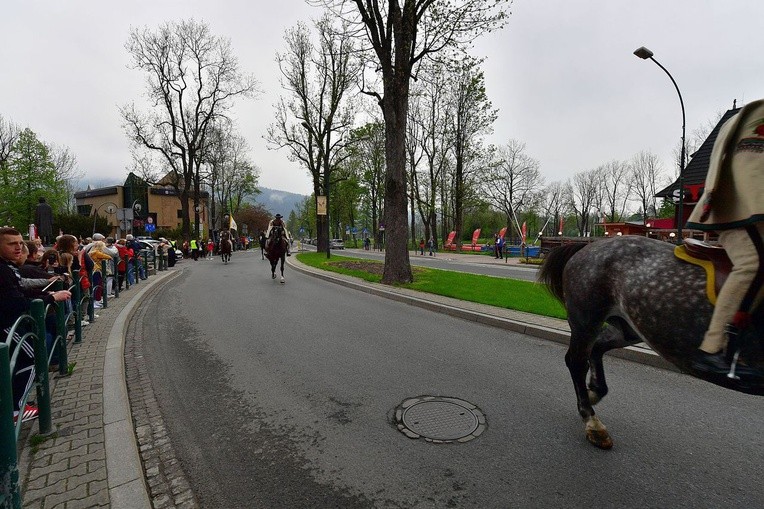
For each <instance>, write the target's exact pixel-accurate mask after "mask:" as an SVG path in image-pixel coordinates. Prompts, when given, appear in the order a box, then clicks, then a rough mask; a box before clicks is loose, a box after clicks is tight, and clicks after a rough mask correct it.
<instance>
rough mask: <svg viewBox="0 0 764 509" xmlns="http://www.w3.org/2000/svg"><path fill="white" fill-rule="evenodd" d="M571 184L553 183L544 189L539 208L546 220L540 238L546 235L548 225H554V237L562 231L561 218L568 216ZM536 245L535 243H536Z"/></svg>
mask: <svg viewBox="0 0 764 509" xmlns="http://www.w3.org/2000/svg"><path fill="white" fill-rule="evenodd" d="M569 187H570V186H569V184H565V183H562V182H552V183H550V184H549V185H548V186H546V188H545V189H544V192H543V193H542V195H541V198H540V202H539V207H540V209H541V211H542V216H543V217H544V218H545V223H544V226H542V227H541V229H540V230H539V233H538V235H539V237H540V236H541V235H543V234H544V231H545V230H546V227H547V225H548V224H549V223H550V222H551V223H552V230H553V232H554V233H553V234H552V235H553V236H554V235H555V234H556V233H557V232H558V231H561V229H560V228H559V224H560V218H561V217H563V216H565V215H566V214H567V207H568V200H566V196H568V195H569V194H570V192H571V191H570V190H569ZM534 243H535V242H534Z"/></svg>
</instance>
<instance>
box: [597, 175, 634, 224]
mask: <svg viewBox="0 0 764 509" xmlns="http://www.w3.org/2000/svg"><path fill="white" fill-rule="evenodd" d="M600 171H601V173H602V178H603V180H602V198H603V199H602V206H601V207H600V209H601V211H602V212H604V214H605V216H606V219H607V220H608V221H610V222H615V221H620V220H621V218H622V217H623V214H624V213H625V211H626V203H627V202H628V199H629V191H630V189H631V185H630V179H629V165H628V164H626V163H624V162H622V161H616V160H613V161H610V162H608V163H606V164H605V165H604V166H602V167H601V168H600Z"/></svg>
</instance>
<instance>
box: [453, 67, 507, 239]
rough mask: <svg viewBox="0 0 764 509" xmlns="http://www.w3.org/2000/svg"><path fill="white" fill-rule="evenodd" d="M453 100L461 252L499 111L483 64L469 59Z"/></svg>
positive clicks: (455, 189)
mask: <svg viewBox="0 0 764 509" xmlns="http://www.w3.org/2000/svg"><path fill="white" fill-rule="evenodd" d="M453 81H454V82H455V83H454V84H453V85H452V86H453V89H452V91H451V98H450V100H449V106H450V112H451V114H452V123H451V125H450V132H451V144H452V145H451V150H452V152H453V155H454V177H453V181H452V185H453V196H454V229H455V230H456V246H457V249H461V243H462V228H463V226H464V207H465V204H466V203H467V201H468V196H469V194H470V193H471V192H472V191H473V189H471V188H470V186H472V185H473V184H474V183H475V179H476V175H477V174H478V171H479V170H480V169H481V167H482V166H481V165H482V164H483V163H485V162H486V160H487V159H488V158H487V157H485V152H482V151H483V147H482V143H481V139H482V136H483V135H485V134H490V133H491V132H492V131H493V122H494V121H495V120H496V117H497V112H496V110H495V109H494V108H493V106H492V105H491V102H490V101H489V100H488V96H487V95H486V92H485V84H484V83H485V82H484V78H483V72H482V71H481V70H480V68H479V62H478V61H475V60H471V59H467V60H466V61H465V62H464V63H463V64H462V66H461V68H460V69H459V70H458V71H457V73H456V74H455V76H454V77H453Z"/></svg>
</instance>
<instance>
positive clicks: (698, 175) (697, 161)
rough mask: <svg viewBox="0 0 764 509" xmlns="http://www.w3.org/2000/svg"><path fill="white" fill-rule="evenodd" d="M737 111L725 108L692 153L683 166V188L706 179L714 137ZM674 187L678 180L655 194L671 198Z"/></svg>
mask: <svg viewBox="0 0 764 509" xmlns="http://www.w3.org/2000/svg"><path fill="white" fill-rule="evenodd" d="M738 111H740V108H732V109H731V110H727V112H726V113H725V114H724V115H723V116H722V118H721V119H720V120H719V122H718V123H717V124H716V126H715V127H714V128H713V130H712V131H711V134H709V135H708V138H706V141H704V142H703V144H701V146H700V148H699V149H698V150H697V152H695V153H694V154H693V155H692V159H690V162H689V163H688V164H687V166H685V168H684V185H685V188H687V186H698V185H702V184H703V183H704V182H705V181H706V175H707V174H708V165H709V162H710V160H711V150H713V148H714V142H715V141H716V137H717V136H718V135H719V130H720V129H721V128H722V125H723V124H724V123H725V122H726V121H727V120H729V119H730V117H732V116H734V115H735V114H736V113H737V112H738ZM676 189H679V180H676V181H674V182H673V183H672V184H671V185H670V186H668V187H667V188H665V189H662V190H661V191H658V192H657V193H656V194H655V196H658V197H661V198H671V197H672V196H673V193H674V190H676Z"/></svg>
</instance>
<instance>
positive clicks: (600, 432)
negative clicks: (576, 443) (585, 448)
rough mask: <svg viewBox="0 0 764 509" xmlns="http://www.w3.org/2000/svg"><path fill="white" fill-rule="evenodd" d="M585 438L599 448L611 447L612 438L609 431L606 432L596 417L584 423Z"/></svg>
mask: <svg viewBox="0 0 764 509" xmlns="http://www.w3.org/2000/svg"><path fill="white" fill-rule="evenodd" d="M586 439H587V440H588V441H589V443H591V444H592V445H594V446H595V447H599V448H600V449H606V450H607V449H612V447H613V439H612V438H610V433H608V432H607V428H606V427H605V425H604V424H602V421H600V420H599V419H598V418H596V417H592V418H591V419H590V420H589V422H587V423H586Z"/></svg>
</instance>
